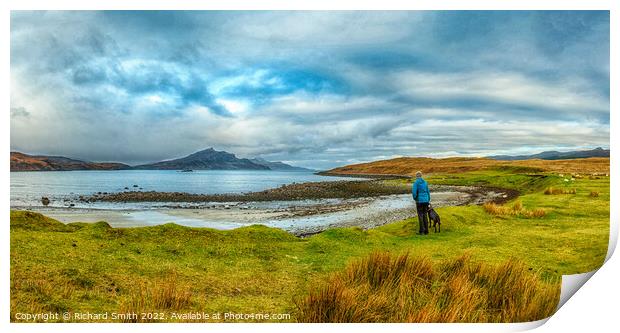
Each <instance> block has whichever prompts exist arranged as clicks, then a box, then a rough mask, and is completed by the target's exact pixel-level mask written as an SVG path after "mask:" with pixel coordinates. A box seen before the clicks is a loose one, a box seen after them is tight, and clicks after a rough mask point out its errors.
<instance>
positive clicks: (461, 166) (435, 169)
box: [328, 157, 609, 176]
mask: <svg viewBox="0 0 620 333" xmlns="http://www.w3.org/2000/svg"><path fill="white" fill-rule="evenodd" d="M502 167H513V168H523V169H524V171H529V172H543V171H549V172H566V173H575V172H578V173H580V174H605V173H607V174H608V173H609V158H597V157H593V158H581V159H571V160H523V161H498V160H493V159H489V158H472V157H450V158H428V157H399V158H395V159H391V160H382V161H375V162H369V163H360V164H352V165H347V166H343V167H339V168H335V169H332V170H329V171H328V172H329V173H333V174H350V175H355V174H375V175H409V176H412V175H415V172H416V171H418V170H420V171H422V172H423V173H460V172H468V171H479V170H488V169H493V168H502Z"/></svg>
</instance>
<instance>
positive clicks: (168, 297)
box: [118, 272, 192, 322]
mask: <svg viewBox="0 0 620 333" xmlns="http://www.w3.org/2000/svg"><path fill="white" fill-rule="evenodd" d="M191 300H192V293H191V291H190V290H189V288H188V287H187V286H184V285H181V284H180V283H179V282H178V279H177V273H176V272H170V273H168V275H167V276H166V277H165V278H164V279H160V280H156V281H154V282H153V283H143V284H140V285H139V286H138V287H137V288H136V289H135V290H132V291H131V294H130V297H129V298H128V299H126V300H125V301H123V302H122V303H121V304H120V307H119V311H118V312H119V313H149V312H155V311H161V310H164V311H170V310H174V311H178V310H182V309H185V308H188V307H189V306H190V305H191ZM143 321H147V322H150V321H153V318H142V317H140V316H138V318H126V319H125V320H124V322H143ZM155 321H160V320H155Z"/></svg>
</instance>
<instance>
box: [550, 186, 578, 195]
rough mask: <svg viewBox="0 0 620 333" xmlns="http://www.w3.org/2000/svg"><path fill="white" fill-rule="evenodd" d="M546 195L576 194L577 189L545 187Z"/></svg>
mask: <svg viewBox="0 0 620 333" xmlns="http://www.w3.org/2000/svg"><path fill="white" fill-rule="evenodd" d="M544 193H545V194H546V195H557V194H577V189H574V188H571V189H561V188H557V187H547V188H546V189H545V192H544Z"/></svg>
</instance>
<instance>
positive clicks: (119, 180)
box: [11, 170, 352, 207]
mask: <svg viewBox="0 0 620 333" xmlns="http://www.w3.org/2000/svg"><path fill="white" fill-rule="evenodd" d="M343 179H344V180H351V179H352V178H341V177H325V176H318V175H315V174H313V173H312V172H311V171H247V170H201V171H194V172H179V171H173V170H120V171H90V170H89V171H44V172H11V206H13V207H37V206H42V204H41V197H43V196H46V197H48V198H50V199H51V200H52V203H51V205H50V206H58V207H60V206H63V205H64V203H63V202H62V201H63V200H64V199H69V198H76V197H77V196H79V195H90V194H94V193H97V192H120V191H126V189H125V187H127V188H128V189H129V190H132V191H137V190H140V191H161V192H189V193H206V194H215V193H243V192H255V191H261V190H265V189H268V188H274V187H278V186H281V185H284V184H291V183H302V182H312V181H334V180H343ZM134 185H137V186H138V187H134Z"/></svg>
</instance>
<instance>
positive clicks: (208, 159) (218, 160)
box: [134, 148, 270, 170]
mask: <svg viewBox="0 0 620 333" xmlns="http://www.w3.org/2000/svg"><path fill="white" fill-rule="evenodd" d="M134 169H140V170H185V169H190V170H270V168H269V167H267V166H264V165H261V164H257V163H254V162H252V161H250V160H249V159H247V158H237V156H235V155H234V154H231V153H228V152H225V151H217V150H215V149H213V148H208V149H205V150H201V151H199V152H195V153H193V154H190V155H188V156H185V157H182V158H177V159H174V160H168V161H162V162H156V163H150V164H142V165H137V166H135V167H134Z"/></svg>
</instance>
